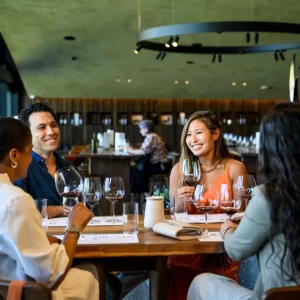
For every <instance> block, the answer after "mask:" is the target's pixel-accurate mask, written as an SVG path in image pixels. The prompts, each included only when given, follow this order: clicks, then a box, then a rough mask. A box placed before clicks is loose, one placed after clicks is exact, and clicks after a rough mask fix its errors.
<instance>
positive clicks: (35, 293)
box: [0, 280, 52, 300]
mask: <svg viewBox="0 0 300 300" xmlns="http://www.w3.org/2000/svg"><path fill="white" fill-rule="evenodd" d="M11 282H14V283H16V282H15V281H6V280H0V299H1V300H2V299H3V300H9V299H8V298H7V297H8V294H9V289H11V290H10V295H11V297H13V299H12V298H11V299H10V300H21V299H22V300H32V299H39V300H52V295H51V290H50V289H49V288H48V287H46V286H45V285H43V284H40V283H36V282H25V284H24V286H23V289H22V286H19V287H18V285H16V286H13V287H12V286H11V287H10V284H11ZM20 287H21V289H22V293H21V295H20V297H19V298H16V297H17V296H15V295H17V294H18V292H17V290H18V288H20ZM12 290H13V291H12ZM12 295H14V296H12Z"/></svg>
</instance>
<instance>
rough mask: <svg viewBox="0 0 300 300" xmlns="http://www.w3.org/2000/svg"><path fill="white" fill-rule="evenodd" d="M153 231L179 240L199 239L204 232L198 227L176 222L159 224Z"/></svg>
mask: <svg viewBox="0 0 300 300" xmlns="http://www.w3.org/2000/svg"><path fill="white" fill-rule="evenodd" d="M152 230H153V231H154V232H156V233H158V234H161V235H165V236H168V237H171V238H173V239H177V240H191V239H198V238H199V236H200V235H201V234H202V230H201V228H199V227H198V226H196V225H191V224H188V223H185V222H181V221H176V220H166V221H163V222H158V223H156V224H155V225H154V226H153V229H152Z"/></svg>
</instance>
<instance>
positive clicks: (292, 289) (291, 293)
mask: <svg viewBox="0 0 300 300" xmlns="http://www.w3.org/2000/svg"><path fill="white" fill-rule="evenodd" d="M282 299H287V300H299V299H300V286H299V285H296V286H289V287H280V288H273V289H270V290H268V291H266V292H265V293H264V294H263V296H262V300H282Z"/></svg>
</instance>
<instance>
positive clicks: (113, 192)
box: [103, 176, 125, 224]
mask: <svg viewBox="0 0 300 300" xmlns="http://www.w3.org/2000/svg"><path fill="white" fill-rule="evenodd" d="M103 195H104V197H105V198H106V199H107V200H108V201H110V202H111V204H112V210H113V216H112V218H110V219H108V220H106V222H110V223H112V224H115V223H117V222H118V219H116V217H115V204H116V202H117V201H120V200H122V199H123V197H124V195H125V188H124V183H123V180H122V178H121V177H117V176H113V177H105V179H104V183H103Z"/></svg>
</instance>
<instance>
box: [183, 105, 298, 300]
mask: <svg viewBox="0 0 300 300" xmlns="http://www.w3.org/2000/svg"><path fill="white" fill-rule="evenodd" d="M299 149H300V105H299V104H298V103H290V102H288V103H281V104H277V105H275V106H274V107H273V108H272V109H271V110H269V112H267V114H266V115H265V117H264V118H263V120H262V122H261V126H260V149H259V154H258V179H259V182H260V183H261V185H259V186H257V187H255V188H254V189H253V192H252V197H251V201H250V203H249V205H248V206H247V210H246V212H245V215H244V217H243V218H242V220H241V222H240V224H239V225H237V224H235V223H233V222H231V221H229V220H226V221H225V223H224V224H223V225H222V227H221V230H220V232H221V234H222V236H223V238H224V246H225V250H226V252H227V253H228V255H229V257H231V258H232V259H234V260H242V259H245V258H247V257H250V256H252V255H255V254H256V255H257V257H258V263H259V266H260V268H259V269H260V275H259V277H258V280H257V282H256V285H255V288H254V291H251V290H248V289H246V288H244V287H242V286H240V285H238V284H237V283H236V282H235V281H233V280H230V279H228V278H224V277H222V276H218V275H214V274H202V275H199V276H197V277H196V278H195V279H194V281H193V282H192V284H191V286H190V288H189V292H188V299H189V300H194V299H199V300H200V299H216V300H218V299H222V300H223V299H225V300H226V299H230V300H235V299H236V300H237V299H245V300H246V299H262V295H263V293H264V292H265V291H267V290H269V289H271V288H275V287H287V286H293V285H299V284H300V278H299V274H300V245H299V236H300V227H299V215H300V181H299V178H300V152H299ZM216 287H217V288H216Z"/></svg>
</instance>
